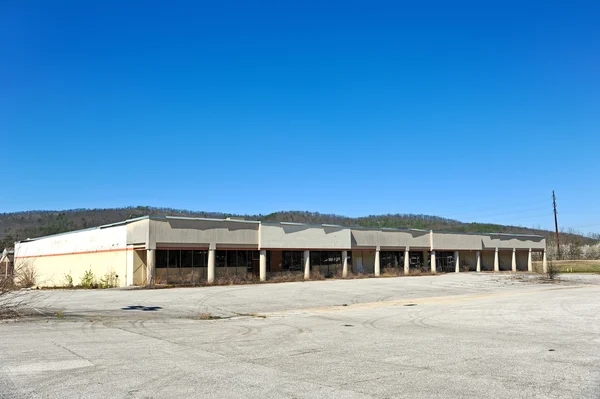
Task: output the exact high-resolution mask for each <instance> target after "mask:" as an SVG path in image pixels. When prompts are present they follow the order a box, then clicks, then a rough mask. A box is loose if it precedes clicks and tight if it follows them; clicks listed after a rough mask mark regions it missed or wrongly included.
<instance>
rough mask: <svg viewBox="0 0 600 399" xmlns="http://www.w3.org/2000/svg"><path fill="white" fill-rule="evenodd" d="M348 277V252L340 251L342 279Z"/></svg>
mask: <svg viewBox="0 0 600 399" xmlns="http://www.w3.org/2000/svg"><path fill="white" fill-rule="evenodd" d="M346 277H348V251H342V278H346Z"/></svg>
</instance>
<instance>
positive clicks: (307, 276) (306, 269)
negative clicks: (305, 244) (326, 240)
mask: <svg viewBox="0 0 600 399" xmlns="http://www.w3.org/2000/svg"><path fill="white" fill-rule="evenodd" d="M304 279H305V280H310V251H304Z"/></svg>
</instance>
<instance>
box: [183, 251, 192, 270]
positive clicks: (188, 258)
mask: <svg viewBox="0 0 600 399" xmlns="http://www.w3.org/2000/svg"><path fill="white" fill-rule="evenodd" d="M193 256H194V251H191V250H182V251H181V267H192V257H193Z"/></svg>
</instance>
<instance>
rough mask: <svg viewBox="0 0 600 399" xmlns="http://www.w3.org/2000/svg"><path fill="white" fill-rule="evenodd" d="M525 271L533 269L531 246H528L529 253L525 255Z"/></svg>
mask: <svg viewBox="0 0 600 399" xmlns="http://www.w3.org/2000/svg"><path fill="white" fill-rule="evenodd" d="M527 271H528V272H530V273H531V272H532V271H533V258H532V257H531V248H529V255H527Z"/></svg>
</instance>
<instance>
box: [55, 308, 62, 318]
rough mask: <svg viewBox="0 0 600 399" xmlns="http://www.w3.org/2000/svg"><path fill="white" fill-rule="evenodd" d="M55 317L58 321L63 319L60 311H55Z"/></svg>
mask: <svg viewBox="0 0 600 399" xmlns="http://www.w3.org/2000/svg"><path fill="white" fill-rule="evenodd" d="M56 317H57V318H59V319H62V318H63V317H64V315H63V311H62V310H57V311H56Z"/></svg>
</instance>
